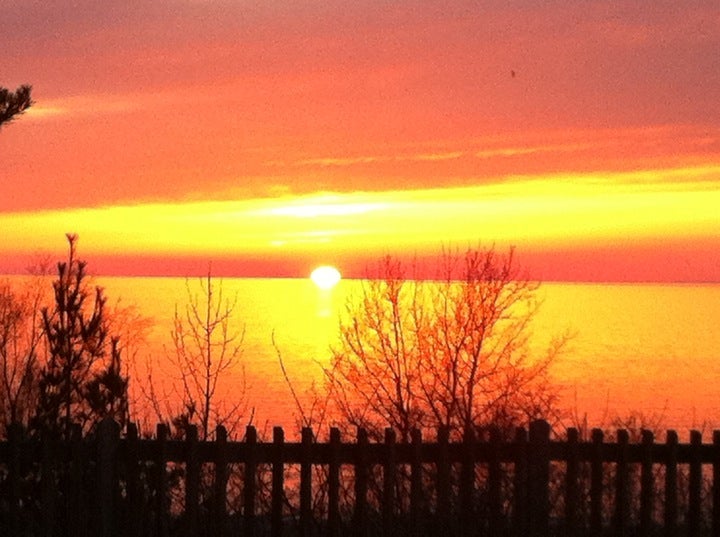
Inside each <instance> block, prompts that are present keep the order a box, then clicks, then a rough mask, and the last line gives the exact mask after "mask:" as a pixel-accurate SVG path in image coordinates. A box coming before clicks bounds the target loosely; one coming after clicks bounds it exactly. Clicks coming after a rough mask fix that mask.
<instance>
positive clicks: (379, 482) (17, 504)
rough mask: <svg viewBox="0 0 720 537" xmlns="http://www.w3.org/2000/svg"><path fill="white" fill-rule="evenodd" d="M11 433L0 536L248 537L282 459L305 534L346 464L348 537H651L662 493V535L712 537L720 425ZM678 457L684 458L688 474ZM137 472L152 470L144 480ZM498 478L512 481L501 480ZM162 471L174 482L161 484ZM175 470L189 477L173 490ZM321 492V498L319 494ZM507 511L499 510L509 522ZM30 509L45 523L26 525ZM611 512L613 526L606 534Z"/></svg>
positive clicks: (718, 491)
mask: <svg viewBox="0 0 720 537" xmlns="http://www.w3.org/2000/svg"><path fill="white" fill-rule="evenodd" d="M7 430H8V439H7V440H6V441H0V469H2V472H0V532H3V534H18V533H20V534H22V533H23V531H24V532H25V533H27V534H30V533H32V534H39V535H45V536H47V537H51V536H52V535H55V534H73V535H83V534H85V535H121V536H128V535H132V536H138V535H141V534H142V535H148V536H151V535H158V536H165V537H167V536H168V535H169V533H170V529H171V528H170V524H171V523H172V532H173V534H180V533H182V534H188V535H191V534H198V533H201V532H203V531H206V532H207V533H208V534H212V535H217V536H224V535H226V534H227V533H229V531H230V528H231V527H236V528H237V526H238V524H240V523H242V524H244V529H241V528H238V529H236V530H234V532H235V533H238V530H239V531H240V533H241V534H242V535H253V534H255V533H262V534H267V533H270V534H271V535H273V536H274V537H280V536H281V535H289V530H290V529H291V528H290V525H289V524H287V523H286V521H285V519H284V517H283V513H284V512H285V510H284V507H285V502H286V498H285V486H287V485H286V483H285V476H284V469H285V465H287V464H299V466H300V479H299V481H298V480H294V481H293V483H294V484H293V486H297V487H299V492H300V516H299V522H300V524H299V526H298V527H299V529H300V532H301V533H302V534H303V535H316V534H318V533H321V534H324V535H333V536H337V535H340V534H343V528H344V521H343V519H342V512H343V511H342V507H343V506H345V504H341V497H340V495H341V490H342V489H341V486H342V485H343V484H344V483H346V482H345V481H343V479H344V477H343V475H342V473H341V469H342V467H343V465H353V466H354V469H355V483H354V487H355V489H354V491H355V497H354V500H355V501H354V505H353V504H352V501H349V502H348V503H347V507H349V508H352V509H354V511H353V515H352V525H351V530H352V533H354V534H357V535H363V536H366V535H369V534H370V533H374V534H380V533H382V534H396V533H398V532H400V533H402V534H407V535H414V536H419V535H423V534H427V533H436V534H439V533H443V534H457V533H459V532H462V533H464V534H467V533H479V532H488V533H489V534H493V535H508V534H510V533H512V534H514V535H536V536H541V535H542V536H546V535H548V534H550V532H551V531H552V533H553V534H566V535H573V534H582V533H589V534H591V535H600V534H608V533H610V532H612V533H614V534H617V535H630V534H633V535H640V536H648V535H656V534H658V529H657V528H656V527H655V526H656V521H657V518H656V516H657V515H659V514H660V513H657V514H656V513H655V512H654V509H655V505H656V503H657V501H658V499H659V498H662V499H663V504H664V507H663V512H662V517H663V518H664V525H665V527H664V533H665V535H667V536H669V537H672V536H674V535H677V534H678V532H679V530H680V527H679V524H678V521H679V520H682V521H683V526H682V529H683V534H687V535H689V536H695V535H700V534H705V532H706V530H710V529H712V534H713V535H717V534H718V531H719V526H720V525H719V523H718V522H719V520H720V515H719V514H718V506H720V485H718V483H720V431H716V432H714V434H713V440H712V443H711V444H707V445H704V444H702V436H701V435H700V433H699V432H697V431H693V432H691V435H690V442H689V444H683V445H680V444H679V442H678V437H677V433H676V432H674V431H668V433H667V439H666V441H665V443H664V444H656V442H655V439H654V436H653V435H652V434H651V433H650V432H648V431H643V432H642V438H641V441H640V443H639V444H636V443H632V444H631V443H630V439H629V438H630V437H629V434H628V432H627V431H623V430H620V431H618V433H617V439H616V442H615V443H614V444H613V443H606V442H605V441H604V436H603V434H602V431H600V430H597V429H595V430H593V432H592V438H591V441H589V442H588V441H581V440H580V436H579V433H578V431H577V430H575V429H569V430H568V432H567V438H566V439H565V440H564V441H563V440H552V441H551V440H550V427H549V425H548V424H547V423H546V422H541V421H538V422H533V423H532V424H531V427H530V434H529V437H528V434H527V433H526V431H525V430H524V429H518V430H516V433H515V437H514V439H512V440H504V439H503V435H502V433H501V431H500V430H499V429H497V428H489V429H488V432H489V438H487V437H480V438H477V437H474V436H473V435H472V433H468V434H467V435H465V436H464V438H463V440H462V442H457V441H454V442H452V443H451V442H450V441H449V438H450V436H449V430H447V429H441V430H439V431H438V435H437V440H436V441H432V442H426V443H423V439H422V434H421V432H420V431H418V430H415V431H412V432H411V435H410V438H409V440H410V441H409V442H408V441H407V440H405V441H403V442H400V443H398V441H397V438H396V433H395V432H394V431H393V430H392V429H387V430H386V432H385V439H384V442H383V443H377V444H372V445H371V444H370V443H369V441H368V434H367V432H366V431H365V430H363V429H359V430H358V435H357V441H356V442H355V443H346V444H343V443H342V442H341V437H340V431H339V430H338V429H337V428H333V429H331V432H330V440H329V441H328V442H327V443H321V442H316V441H315V436H314V434H313V431H312V430H311V429H309V428H305V429H304V430H303V431H302V436H301V439H300V442H289V443H287V442H286V441H285V437H284V432H283V430H282V429H281V428H279V427H276V428H274V430H273V441H272V443H269V442H268V443H258V439H257V432H256V430H255V428H254V427H248V429H247V432H246V436H245V439H244V441H242V442H232V443H228V442H227V433H226V431H225V429H223V428H218V429H217V432H216V438H215V440H214V441H211V440H204V441H200V440H199V439H198V438H197V429H196V428H193V427H189V428H188V430H187V436H186V438H185V439H184V440H169V439H168V429H167V427H166V426H164V425H160V426H158V429H157V438H156V439H154V440H149V439H148V440H140V439H139V438H138V431H137V427H135V426H134V425H129V426H128V428H127V432H126V437H125V438H124V439H121V438H120V436H119V427H118V426H117V424H116V423H115V422H114V421H112V420H106V421H104V422H102V423H100V424H99V425H98V426H97V427H96V428H94V429H93V433H92V435H91V436H89V437H88V438H85V439H83V438H82V437H81V434H80V429H79V428H78V427H75V428H73V429H68V431H69V432H70V433H71V434H69V437H67V436H66V437H64V438H62V439H60V438H59V437H58V436H57V435H53V434H52V433H49V432H45V433H43V434H42V435H41V436H40V437H35V438H33V437H31V438H29V439H24V438H23V431H22V428H20V427H17V426H10V427H8V429H7ZM148 463H150V464H148ZM231 464H233V465H234V464H240V465H242V469H243V470H244V475H243V474H242V473H240V474H238V477H241V478H242V481H241V482H240V484H241V488H240V489H239V491H238V490H237V489H231V491H232V490H235V491H236V493H235V495H234V496H233V498H232V501H233V505H237V504H236V503H235V500H239V501H240V503H241V506H242V509H239V510H236V512H235V513H233V514H232V517H233V518H232V519H230V518H229V517H230V516H231V515H230V514H229V513H228V512H227V508H226V506H227V502H228V497H227V495H228V494H229V492H228V490H227V483H228V472H229V465H231ZM679 464H683V465H685V464H687V465H688V466H687V468H688V471H687V473H686V471H685V466H679ZM183 465H184V467H185V473H184V474H182V473H178V472H175V471H173V472H171V473H168V468H182V466H183ZM203 465H213V466H214V476H215V479H214V481H215V482H214V484H213V488H212V492H213V493H212V495H211V496H208V497H207V498H206V497H205V496H203V499H202V501H200V493H201V489H200V485H201V483H200V477H201V475H202V473H201V471H202V469H203ZM266 465H267V467H268V468H269V470H268V473H269V472H272V488H271V489H268V490H267V491H266V490H265V489H264V488H263V489H260V486H259V484H258V483H259V482H264V479H265V476H267V475H268V473H265V472H266V471H265V470H264V468H265V467H266ZM313 465H318V466H317V467H319V466H320V465H325V466H326V467H327V470H328V472H327V476H328V477H327V479H328V481H327V483H326V484H325V485H326V486H327V502H328V503H327V518H326V519H324V520H316V519H315V518H314V507H315V506H314V505H313V503H312V501H313V492H314V487H315V486H316V485H319V484H320V482H319V481H317V479H316V477H317V476H315V475H314V474H313ZM485 465H487V480H486V482H484V483H477V482H476V472H475V470H476V469H477V468H478V467H480V468H483V467H484V466H485ZM704 465H706V466H704ZM707 465H712V476H713V490H712V513H705V505H706V504H703V503H702V502H703V501H705V498H704V497H703V494H702V493H703V483H704V481H703V477H704V475H706V474H707V475H709V472H707V471H706V472H704V471H703V470H709V469H710V468H709V466H707ZM588 466H589V469H590V473H589V507H590V509H589V515H590V516H589V522H588V519H587V518H586V517H587V513H586V512H584V510H583V509H584V507H585V506H586V505H587V504H585V503H584V502H583V500H582V499H583V497H584V494H585V492H586V491H587V489H586V488H585V487H587V482H586V481H584V480H585V479H586V477H587V472H586V468H588ZM658 467H660V469H664V474H665V483H664V487H663V485H662V483H656V478H655V474H656V473H657V470H658ZM148 468H149V469H151V470H152V471H154V472H155V473H154V474H152V473H151V474H150V475H149V476H148V477H149V478H150V480H149V481H143V479H144V478H145V476H146V474H147V473H146V471H145V469H148ZM259 468H262V469H263V470H262V472H263V473H262V474H261V473H259V470H258V469H259ZM551 468H556V469H557V470H558V471H562V469H563V468H564V471H565V475H564V481H560V480H555V479H554V480H553V483H552V484H551V482H550V475H551V474H550V469H551ZM429 469H431V470H430V471H428V470H429ZM38 470H39V473H38ZM408 470H409V473H408ZM607 470H610V472H608V471H607ZM89 471H92V472H94V473H93V474H89V473H88V472H89ZM509 472H512V473H513V475H512V479H511V480H510V479H508V477H510V476H508V473H509ZM681 472H682V474H681ZM88 475H90V476H91V478H90V479H87V476H88ZM552 475H553V476H556V475H557V474H555V473H553V474H552ZM93 476H96V477H97V478H96V479H93V478H92V477H93ZM169 476H173V482H172V484H169V483H168V480H169V478H170V477H169ZM178 476H180V477H181V478H184V479H185V481H184V483H183V482H180V483H178V482H176V481H175V477H178ZM183 476H184V477H183ZM685 476H687V477H688V478H689V479H688V480H687V481H686V480H685ZM371 477H372V479H373V480H372V481H370V478H371ZM636 477H639V481H637V482H636ZM611 478H612V479H611ZM261 479H262V481H261ZM314 481H315V482H314ZM33 484H38V485H39V489H37V490H39V496H38V497H36V498H30V501H28V500H26V498H27V497H28V496H27V494H28V491H30V492H29V493H32V490H33V489H32V488H29V487H32V486H33ZM638 484H639V486H638ZM681 485H682V486H681ZM170 486H172V487H173V489H172V491H171V490H169V487H170ZM371 487H372V488H371ZM551 487H552V488H551ZM476 488H477V489H478V490H476ZM202 490H204V489H202ZM181 491H182V493H183V494H184V498H185V501H184V510H183V507H182V505H183V502H182V501H177V500H180V498H179V497H178V496H177V493H178V492H181ZM551 491H552V493H553V498H555V497H556V496H557V497H558V499H559V500H560V502H561V503H559V504H554V505H558V506H564V511H561V510H560V509H558V508H557V507H555V508H554V509H553V510H552V511H551V510H550V492H551ZM171 492H172V494H173V496H172V497H173V503H172V505H171V504H170V493H171ZM317 492H319V493H324V491H323V490H322V489H321V490H318V491H317ZM203 494H204V493H203ZM405 494H408V496H409V497H405ZM613 495H614V501H613V502H610V501H609V500H610V499H611V498H613ZM663 496H664V498H663ZM321 497H322V496H318V498H321ZM350 497H351V498H352V494H351V495H350ZM679 498H683V503H682V506H683V510H685V509H687V512H686V513H685V516H678V502H679ZM709 499H710V498H708V500H709ZM90 502H92V507H93V510H92V516H91V511H90V509H89V507H90ZM508 502H510V503H508ZM708 503H709V502H708ZM506 505H509V506H510V510H509V512H508V513H506V512H505V511H504V509H506V507H505V506H506ZM206 506H209V509H205V507H206ZM36 509H37V510H40V511H39V512H41V513H42V516H41V517H37V518H35V519H34V521H33V522H32V527H28V526H27V521H28V520H30V519H31V518H30V517H33V516H36V513H37V512H38V511H36ZM631 509H632V510H635V511H632V510H631ZM610 511H612V513H611V512H610ZM551 515H552V518H550V517H551ZM563 515H564V518H563ZM609 515H612V518H611V521H610V523H611V526H612V527H611V528H608V527H607V525H606V524H607V523H608V519H607V518H606V516H609ZM62 524H65V526H63V525H62ZM56 526H57V528H56Z"/></svg>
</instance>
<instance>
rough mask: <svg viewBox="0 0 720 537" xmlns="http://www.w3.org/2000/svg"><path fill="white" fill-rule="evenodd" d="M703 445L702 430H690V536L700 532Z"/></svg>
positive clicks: (692, 536)
mask: <svg viewBox="0 0 720 537" xmlns="http://www.w3.org/2000/svg"><path fill="white" fill-rule="evenodd" d="M701 445H702V433H700V431H690V484H689V505H688V537H697V535H699V534H700V502H701V499H700V493H701V489H702V464H701V462H700V447H701Z"/></svg>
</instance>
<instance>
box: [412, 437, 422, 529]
mask: <svg viewBox="0 0 720 537" xmlns="http://www.w3.org/2000/svg"><path fill="white" fill-rule="evenodd" d="M410 438H411V439H412V460H411V462H410V534H411V535H413V536H414V537H419V535H420V529H421V513H422V509H423V506H422V503H423V500H422V495H423V492H422V462H421V460H422V459H421V450H422V433H421V432H420V429H413V430H412V431H411V432H410Z"/></svg>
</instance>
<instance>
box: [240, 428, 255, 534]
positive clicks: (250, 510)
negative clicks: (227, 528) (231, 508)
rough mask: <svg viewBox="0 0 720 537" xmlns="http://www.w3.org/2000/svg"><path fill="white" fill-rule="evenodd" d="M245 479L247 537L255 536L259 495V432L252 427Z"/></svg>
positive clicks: (247, 435) (247, 439)
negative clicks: (257, 481) (256, 502)
mask: <svg viewBox="0 0 720 537" xmlns="http://www.w3.org/2000/svg"><path fill="white" fill-rule="evenodd" d="M245 447H246V448H247V455H246V460H245V479H244V480H243V516H244V520H245V535H247V536H249V537H252V536H253V535H255V496H256V494H257V483H256V481H255V480H256V475H257V431H256V430H255V427H253V426H252V425H248V426H247V428H246V430H245Z"/></svg>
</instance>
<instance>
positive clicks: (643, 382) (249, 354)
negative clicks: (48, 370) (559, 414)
mask: <svg viewBox="0 0 720 537" xmlns="http://www.w3.org/2000/svg"><path fill="white" fill-rule="evenodd" d="M96 281H97V283H98V284H99V285H101V286H103V287H104V288H105V289H106V294H107V296H108V297H109V302H110V304H115V303H116V301H117V300H118V299H120V304H121V305H129V304H134V305H136V306H137V308H138V310H139V311H140V312H142V314H143V315H145V316H147V317H150V318H152V319H153V325H152V329H151V331H150V333H149V334H148V337H147V344H145V345H139V346H137V348H136V351H137V357H136V361H137V362H138V364H139V367H138V369H137V371H136V375H137V376H138V377H139V378H138V380H139V381H140V380H141V379H142V378H143V377H144V376H145V375H146V373H145V371H144V370H143V367H144V365H145V364H146V363H148V362H152V363H153V364H155V365H154V374H153V379H154V380H155V381H156V383H157V384H159V383H160V382H159V379H161V378H164V380H165V382H167V383H169V381H170V380H171V379H172V378H173V377H174V376H176V374H177V372H176V371H173V369H172V367H171V366H170V363H169V361H168V359H167V356H168V353H171V350H170V347H171V346H172V342H171V339H170V336H169V333H170V330H171V329H172V319H173V314H174V312H175V308H176V305H177V306H178V308H179V311H180V312H182V311H184V307H185V304H186V301H187V289H186V281H185V280H184V279H182V278H109V277H103V278H97V280H96ZM188 283H189V285H190V287H191V289H192V290H193V291H194V292H196V293H197V292H199V291H200V287H199V280H196V279H191V280H189V282H188ZM215 283H216V284H219V283H220V280H219V279H218V280H216V281H215ZM359 285H360V282H357V281H347V280H343V281H341V282H340V284H339V285H338V286H336V287H335V288H334V289H332V290H330V291H322V290H320V289H318V288H317V287H316V286H315V285H314V284H313V283H312V282H311V281H310V280H304V279H298V280H293V279H223V280H222V288H223V293H224V296H225V297H226V298H229V299H234V298H237V302H236V304H235V308H234V315H235V319H234V326H236V327H242V326H244V327H245V340H244V343H243V360H244V364H245V376H246V381H247V389H246V399H247V401H248V403H249V405H250V406H251V407H254V409H255V414H254V422H255V423H256V424H257V425H259V427H260V428H265V427H269V426H273V425H282V426H285V427H287V428H289V429H292V428H294V426H295V425H296V421H297V417H298V415H299V412H298V410H297V408H296V406H295V403H294V401H293V399H292V397H291V395H290V391H289V388H288V385H287V382H286V380H285V379H284V377H283V374H282V371H281V369H280V364H279V360H278V356H277V351H279V352H280V354H281V355H282V358H283V361H284V364H285V367H286V370H287V372H288V375H289V377H290V380H291V382H292V384H293V386H294V388H295V390H296V391H297V392H298V393H299V394H301V396H302V394H303V393H304V392H305V390H307V389H308V388H309V386H310V385H311V383H312V382H313V381H314V382H322V370H321V366H322V365H325V364H327V363H328V361H329V354H330V353H329V346H330V345H331V344H332V343H333V342H334V341H336V340H337V334H338V314H339V313H340V312H341V311H342V310H343V306H344V304H345V301H346V298H347V296H348V295H351V294H353V293H356V292H357V291H358V289H359ZM538 293H539V296H540V297H541V298H542V299H543V305H542V307H541V309H540V311H539V313H538V315H537V316H536V318H535V322H534V326H533V343H534V344H535V345H537V346H538V347H542V346H544V345H545V343H546V342H547V341H548V340H549V339H550V337H551V336H552V335H553V334H559V333H561V332H563V331H566V330H569V331H570V332H572V333H573V334H574V335H573V338H572V339H571V341H570V342H569V345H568V347H567V349H566V350H565V352H564V353H563V354H562V355H561V356H560V357H558V358H557V359H556V362H555V364H554V366H553V369H552V374H553V378H554V380H555V382H557V383H558V384H559V385H560V386H561V387H562V394H563V395H562V404H561V406H562V407H563V408H564V409H565V410H567V411H568V412H569V413H571V414H575V415H577V416H579V417H584V416H587V420H588V423H589V424H590V426H605V425H608V424H609V422H610V420H611V419H612V418H613V417H615V416H626V415H628V414H630V413H632V412H639V413H642V414H643V415H645V416H646V417H649V418H656V419H659V420H660V421H661V422H662V425H663V427H674V428H678V429H682V430H684V429H687V428H690V427H704V428H706V429H707V428H710V427H713V426H720V398H718V396H717V391H718V386H720V328H719V327H718V324H717V323H718V320H720V285H711V284H709V285H654V284H652V285H651V284H621V285H609V284H604V285H603V284H564V283H562V284H560V283H550V284H543V285H542V286H541V288H540V290H539V292H538ZM273 337H274V339H275V343H276V346H277V349H276V348H274V347H273V343H272V340H273ZM240 378H241V375H240V372H239V371H235V372H233V373H232V374H230V375H229V376H228V383H227V384H226V385H225V386H222V387H221V388H220V389H221V390H223V391H229V392H230V393H237V392H238V386H239V384H240ZM168 398H172V394H171V393H169V394H168Z"/></svg>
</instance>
